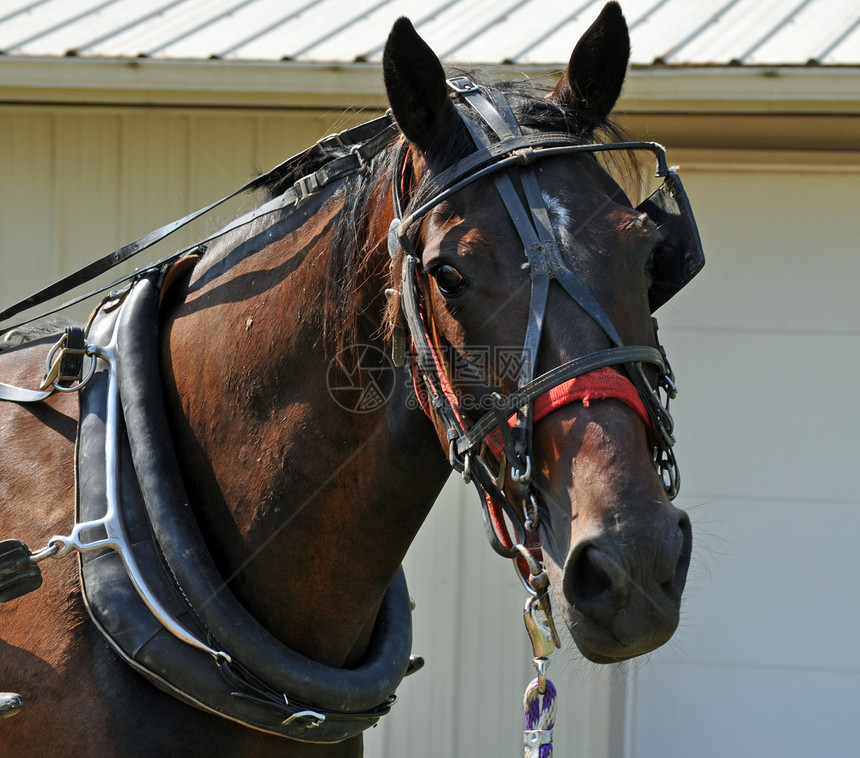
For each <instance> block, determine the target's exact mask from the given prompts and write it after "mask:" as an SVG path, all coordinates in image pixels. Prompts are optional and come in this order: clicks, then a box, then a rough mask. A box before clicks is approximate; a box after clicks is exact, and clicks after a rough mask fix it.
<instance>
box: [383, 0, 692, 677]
mask: <svg viewBox="0 0 860 758" xmlns="http://www.w3.org/2000/svg"><path fill="white" fill-rule="evenodd" d="M628 56H629V39H628V32H627V26H626V23H625V21H624V18H623V16H622V15H621V11H620V9H619V8H618V6H617V5H616V4H615V3H609V4H608V5H607V6H606V7H605V8H604V11H603V12H602V13H601V15H600V17H599V18H598V19H597V21H596V22H595V23H594V24H593V25H592V26H591V28H590V29H589V30H588V31H587V32H586V33H585V35H584V36H583V38H582V39H581V40H580V41H579V42H578V43H577V45H576V47H575V49H574V51H573V54H572V55H571V58H570V62H569V65H568V67H567V69H566V70H565V72H564V74H563V75H562V77H561V79H560V80H559V81H558V83H557V85H556V86H555V88H554V89H552V90H550V89H549V88H547V89H546V91H543V90H541V89H540V88H539V87H537V86H536V85H525V86H524V85H502V84H499V85H494V86H485V85H482V84H480V83H479V82H478V81H477V79H476V77H474V76H472V75H469V76H461V77H453V78H448V79H446V74H445V72H444V70H443V67H442V65H441V63H440V62H439V60H438V58H437V57H436V55H435V54H434V53H433V51H432V50H431V49H430V48H429V47H428V46H427V44H426V43H425V42H424V41H423V40H422V39H421V38H420V36H419V35H418V34H417V33H416V32H415V30H414V28H413V27H412V25H411V24H410V23H409V21H407V20H406V19H401V20H399V21H398V22H397V23H396V25H395V26H394V29H393V30H392V32H391V35H390V37H389V39H388V44H387V46H386V50H385V54H384V60H383V71H384V75H385V83H386V89H387V94H388V99H389V103H390V105H391V110H392V113H393V116H394V118H395V120H396V122H397V124H398V126H399V127H400V129H401V131H402V133H403V135H404V141H403V143H402V145H401V147H400V150H399V158H398V161H397V162H396V164H395V169H394V171H393V174H394V176H393V184H394V195H395V202H394V205H395V216H396V218H395V221H394V223H393V224H392V231H391V232H390V235H389V247H390V250H391V255H392V270H393V272H394V273H393V276H392V283H391V287H392V289H394V290H398V291H397V292H396V293H395V294H396V296H395V297H393V298H392V299H391V300H390V301H389V310H388V315H389V320H390V322H391V324H392V328H391V333H392V334H393V335H394V339H395V341H396V340H397V339H401V340H402V339H403V337H402V333H401V335H400V336H398V334H397V329H398V327H399V328H400V329H401V332H402V330H403V328H404V327H405V326H408V328H409V331H410V333H411V337H412V341H413V344H414V352H415V354H416V359H415V365H414V366H413V374H414V375H415V377H416V378H415V386H416V392H417V393H418V395H419V396H423V400H424V403H425V405H426V409H427V412H428V415H430V416H431V419H432V420H433V422H434V425H435V427H436V430H437V433H438V436H439V439H440V442H441V443H442V446H443V449H444V450H445V452H446V454H447V455H448V456H449V458H450V460H451V463H452V465H454V467H455V469H457V470H459V471H461V472H463V473H464V476H465V477H467V478H472V479H475V480H476V481H477V483H478V485H479V490H480V491H481V497H482V500H486V501H487V502H489V503H490V505H491V506H492V505H493V503H495V504H497V505H498V503H501V504H502V505H501V507H500V511H501V512H504V513H506V515H507V517H508V521H509V522H510V523H511V524H512V526H510V527H509V528H511V529H513V531H514V533H515V534H514V535H513V536H511V535H510V534H508V535H507V537H506V536H505V534H504V532H505V525H501V526H500V525H499V523H498V522H499V521H500V516H499V515H498V514H495V515H494V513H490V514H489V516H488V520H489V521H495V522H496V527H497V528H496V530H495V534H494V535H493V537H492V540H491V541H493V542H494V543H495V546H496V547H497V549H498V550H499V552H501V553H502V554H504V555H509V556H511V557H517V556H518V554H523V555H525V554H526V553H527V552H528V553H532V554H534V553H535V550H534V549H533V548H532V547H531V546H532V545H533V544H536V542H537V540H536V539H535V537H534V536H533V535H534V534H535V533H537V534H539V536H540V542H541V543H542V548H543V560H544V561H545V564H546V571H547V575H548V577H549V580H550V585H551V587H552V591H553V592H552V594H553V595H554V597H555V599H556V601H557V603H558V606H559V607H560V610H561V615H562V616H563V618H564V621H565V622H566V624H567V626H568V628H569V629H570V631H571V633H572V635H573V638H574V640H575V641H576V644H577V646H578V647H579V648H580V650H581V651H582V653H583V654H584V655H585V656H586V657H588V658H589V659H591V660H593V661H596V662H602V663H605V662H613V661H619V660H624V659H627V658H630V657H632V656H636V655H640V654H643V653H646V652H648V651H650V650H652V649H654V648H656V647H657V646H659V645H661V644H663V643H664V642H666V641H667V640H668V639H669V638H670V637H671V635H672V634H673V632H674V630H675V628H676V626H677V623H678V618H679V608H680V602H681V594H682V591H683V588H684V583H685V578H686V573H687V567H688V564H689V558H690V552H691V540H692V537H691V529H690V524H689V520H688V518H687V516H686V514H685V513H684V512H683V511H681V510H679V509H677V508H676V507H674V506H673V505H672V504H671V502H670V496H673V495H674V491H675V490H676V481H675V468H674V458H673V457H672V455H671V444H672V443H673V442H674V440H673V439H672V436H671V431H672V430H671V418H670V417H669V416H668V413H667V412H666V410H665V408H664V407H663V404H662V403H661V401H660V399H659V396H658V395H657V392H656V389H655V388H656V387H657V386H658V385H660V384H662V385H663V386H664V387H671V383H670V379H671V374H670V371H669V369H668V366H667V365H666V364H665V362H664V361H663V359H662V355H661V353H662V351H661V350H660V349H658V348H659V345H658V342H657V338H656V328H655V322H653V321H652V316H651V313H652V310H653V308H654V307H656V305H658V304H659V302H656V303H655V293H656V292H657V291H658V290H660V288H661V287H663V286H664V285H665V284H666V283H665V282H663V281H662V277H663V276H664V273H663V272H664V271H665V270H667V269H668V270H672V269H673V266H674V264H673V263H672V262H669V263H667V262H666V261H665V260H663V258H664V257H665V256H666V255H668V254H669V253H667V251H668V250H670V249H671V244H670V243H671V240H664V234H666V232H661V229H660V228H658V223H659V221H660V219H658V218H651V217H650V216H649V213H647V212H645V211H644V210H643V208H645V209H646V210H647V209H648V208H650V206H643V207H642V208H636V207H634V204H633V203H631V202H630V200H628V198H627V196H626V194H625V192H624V191H623V190H622V189H621V187H620V186H619V182H620V181H623V177H622V176H620V175H619V171H618V170H617V169H616V170H615V171H611V170H609V169H607V167H606V163H607V162H606V161H604V160H601V158H602V157H604V156H606V155H607V154H608V153H611V154H612V155H613V156H618V155H622V153H621V148H622V147H625V146H626V145H633V147H637V148H643V146H645V145H644V143H624V144H623V145H622V144H619V140H618V138H617V136H616V135H617V132H613V131H612V127H611V126H610V124H609V122H608V120H607V117H608V115H609V112H610V111H611V110H612V108H613V106H614V105H615V102H616V100H617V98H618V96H619V94H620V91H621V86H622V84H623V81H624V76H625V72H626V68H627V61H628ZM601 130H602V131H604V132H606V131H607V130H608V133H609V134H610V135H611V140H610V142H608V143H603V144H602V145H601V143H599V142H598V141H597V135H598V133H600V132H601ZM645 147H647V146H645ZM604 148H605V149H604ZM625 150H626V148H625ZM637 155H639V153H635V154H634V152H633V151H628V152H624V153H623V157H624V158H630V159H631V160H630V164H631V165H633V164H635V159H636V156H637ZM659 157H660V156H659V154H658V158H659ZM649 158H653V155H651V154H650V153H649ZM617 164H618V165H619V166H624V165H627V164H625V163H624V161H623V160H622V161H618V162H617ZM673 176H674V175H673ZM653 215H655V216H656V215H657V214H656V212H655V213H654V214H653ZM682 283H685V282H682ZM670 285H671V283H670ZM669 289H670V290H671V286H670V287H669ZM649 292H650V295H649ZM629 346H634V347H632V348H631V347H629ZM625 351H627V352H625ZM517 393H520V397H519V400H517ZM559 394H560V395H561V399H559V397H558V396H559ZM488 419H489V420H488ZM506 427H507V428H506ZM491 428H492V433H490V430H491ZM476 429H478V430H480V431H478V432H476V431H475V430H476ZM494 438H495V442H493V439H494ZM523 524H525V525H527V528H526V529H523V528H521V526H522V525H523ZM499 528H500V529H501V533H500V532H499ZM516 543H523V544H524V545H525V546H526V548H525V549H524V548H523V547H517V544H516Z"/></svg>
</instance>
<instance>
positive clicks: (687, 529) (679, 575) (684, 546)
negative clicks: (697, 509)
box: [657, 512, 693, 596]
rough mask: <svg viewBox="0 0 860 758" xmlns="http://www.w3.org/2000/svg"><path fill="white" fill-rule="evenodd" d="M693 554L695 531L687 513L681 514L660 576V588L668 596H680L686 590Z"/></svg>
mask: <svg viewBox="0 0 860 758" xmlns="http://www.w3.org/2000/svg"><path fill="white" fill-rule="evenodd" d="M692 552H693V530H692V527H691V526H690V519H689V517H688V516H687V514H686V513H683V512H682V513H681V516H680V517H679V519H678V528H677V530H676V531H675V533H674V535H673V538H672V539H671V541H670V543H669V545H668V549H667V550H666V553H665V560H664V562H663V565H662V569H661V573H660V574H659V575H658V577H657V578H658V581H659V582H660V587H661V588H662V590H663V591H664V592H665V593H666V594H667V595H674V594H676V593H677V594H678V595H679V596H680V594H681V591H682V590H683V589H684V584H685V583H686V580H687V569H689V568H690V556H691V555H692Z"/></svg>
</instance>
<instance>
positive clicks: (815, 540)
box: [0, 102, 860, 758]
mask: <svg viewBox="0 0 860 758" xmlns="http://www.w3.org/2000/svg"><path fill="white" fill-rule="evenodd" d="M637 118H639V119H640V120H641V119H642V118H644V117H642V116H638V117H637ZM352 120H353V121H354V120H355V118H353V119H352ZM335 123H338V126H337V127H335V126H333V124H335ZM637 123H640V122H637ZM642 123H644V124H645V125H644V126H643V127H642V132H643V133H648V134H649V136H659V135H660V117H659V115H657V116H654V117H653V118H650V119H648V118H646V119H645V121H644V122H642ZM344 124H345V122H344V121H343V120H342V117H341V116H340V114H339V112H337V111H330V110H292V111H287V112H280V111H277V110H264V109H253V108H239V107H233V108H231V109H217V108H213V107H197V108H182V107H179V106H170V107H141V106H133V105H129V106H122V107H112V106H108V105H99V106H90V107H84V106H76V105H71V104H67V105H46V104H39V103H35V102H34V103H32V104H29V105H12V104H9V105H3V106H0V171H2V174H0V175H2V182H0V303H4V304H5V303H8V302H10V301H11V300H13V299H16V298H17V297H19V296H23V295H26V294H29V293H30V292H31V291H33V290H35V289H37V288H38V287H39V286H41V285H42V284H45V283H47V282H49V281H52V280H53V279H54V278H56V277H57V276H59V275H60V274H63V273H66V272H68V271H69V270H70V269H72V268H73V267H74V266H76V265H81V264H83V263H86V262H88V261H90V260H92V259H94V258H95V257H97V256H99V255H102V254H104V253H105V252H108V251H110V250H112V249H114V248H116V247H118V246H119V245H121V244H123V243H125V242H127V241H129V240H131V239H133V238H135V237H136V236H139V235H141V234H143V233H145V232H147V231H149V230H150V229H152V228H155V227H157V226H159V225H161V224H163V223H165V222H167V221H170V220H173V219H174V218H177V217H179V216H181V215H183V214H185V213H186V212H188V211H190V210H193V209H195V208H197V207H199V206H201V205H203V204H205V203H207V202H209V201H211V200H213V199H215V198H217V197H220V196H221V195H223V194H226V193H227V192H228V191H230V190H231V189H233V188H235V187H236V186H237V184H239V183H241V182H242V181H244V180H245V179H247V178H248V177H249V176H250V175H251V174H253V173H254V172H255V171H256V170H258V169H262V168H267V167H269V166H271V165H274V164H275V163H277V162H279V161H280V160H282V159H283V158H285V157H287V156H288V155H290V154H292V153H294V152H296V151H298V150H299V149H301V148H303V147H305V146H307V145H308V144H310V143H311V142H313V141H314V140H315V139H317V138H318V137H319V136H321V135H323V134H326V133H328V132H331V131H333V130H335V128H342V126H343V125H344ZM673 124H674V126H673V128H675V129H677V124H676V122H673ZM762 128H767V124H766V123H765V124H764V125H763V126H762ZM842 128H844V129H846V131H847V132H848V133H853V134H856V132H854V131H853V129H856V127H855V126H853V125H852V123H851V122H850V120H849V121H847V122H846V124H845V125H844V127H842ZM677 134H678V135H680V138H679V140H678V143H680V145H681V147H680V149H672V145H673V143H672V142H670V141H669V140H667V142H669V147H670V154H669V157H670V161H671V162H673V163H680V164H681V166H682V177H683V179H684V181H685V184H686V185H687V188H688V191H689V193H690V196H691V198H692V201H693V204H694V208H695V209H696V212H697V216H698V219H699V223H700V226H701V231H702V237H703V240H704V244H705V248H706V254H707V257H708V265H707V267H706V269H705V271H704V272H703V273H702V274H701V276H700V277H699V279H697V280H695V282H694V283H693V284H691V285H690V286H689V287H688V288H687V290H685V291H684V292H683V293H682V294H681V295H679V296H678V298H676V299H675V300H674V301H672V303H670V304H669V305H668V306H666V307H665V308H664V309H663V311H662V312H661V313H659V314H658V316H659V317H660V321H661V327H662V329H661V335H662V338H663V341H664V344H665V345H666V347H667V349H668V351H669V356H670V358H671V360H672V363H673V366H674V368H675V372H676V374H677V376H678V379H679V383H680V387H681V395H680V396H679V399H678V401H677V402H676V403H675V404H673V413H674V415H675V418H676V422H677V426H678V436H679V448H678V455H679V460H680V464H681V470H682V475H683V477H684V485H683V489H682V495H681V496H680V498H679V503H680V505H681V506H682V507H686V508H687V509H688V510H689V512H690V514H691V516H692V519H693V523H694V530H695V551H694V560H693V565H692V568H691V571H690V578H689V582H688V590H687V595H686V600H685V604H684V609H683V614H682V621H681V626H680V629H679V631H678V633H677V635H676V636H675V638H674V639H673V641H672V642H670V643H669V644H668V645H667V646H665V647H664V648H663V649H661V650H660V651H658V652H656V653H654V654H653V655H651V656H650V657H649V658H648V659H647V660H645V661H638V662H634V663H632V664H629V665H626V666H620V667H597V666H593V665H591V664H588V663H585V662H583V661H582V660H581V658H579V657H578V655H577V654H576V653H575V651H574V650H573V646H572V644H571V643H570V642H569V641H568V643H567V645H566V647H565V649H564V650H562V651H561V652H560V653H557V654H556V655H555V656H554V660H553V662H552V665H551V669H550V676H551V677H552V678H553V680H554V681H555V683H556V685H557V686H558V688H559V690H560V704H559V708H560V711H559V715H558V719H557V721H558V726H557V730H556V749H557V754H558V755H570V756H583V757H584V758H604V757H606V758H650V757H652V756H653V757H654V758H656V757H657V756H660V758H672V757H673V756H678V757H679V758H680V757H681V756H690V755H696V756H720V757H722V756H733V757H735V756H747V755H749V756H753V755H755V756H763V755H779V756H781V757H787V756H798V757H800V756H810V755H828V756H848V755H854V754H855V753H856V744H857V737H858V736H860V734H858V732H860V704H858V699H857V697H856V692H857V691H858V688H860V657H858V653H857V646H856V645H855V644H852V643H854V642H855V636H856V635H855V633H854V632H853V630H855V629H856V628H857V627H858V622H860V610H858V609H860V602H858V601H860V589H858V587H860V583H858V581H857V579H856V577H857V576H860V558H858V555H860V551H858V550H857V549H856V538H855V535H856V534H857V533H860V500H858V494H857V493H858V491H860V488H858V484H860V481H858V478H860V474H858V470H860V469H858V467H857V465H856V459H857V457H858V452H860V445H858V444H857V442H856V434H857V431H856V430H857V429H858V428H860V403H858V402H857V380H856V376H857V375H858V369H860V365H858V361H860V327H858V324H860V299H858V298H857V296H856V288H857V284H858V282H860V258H858V256H857V254H856V250H857V243H856V240H857V239H860V216H858V214H857V212H856V209H855V205H856V198H857V196H858V190H859V189H860V153H857V152H851V151H842V152H838V153H837V152H824V151H821V150H818V151H814V152H811V153H810V152H807V151H796V150H789V149H784V150H781V151H779V152H775V151H770V152H769V151H766V150H765V151H755V152H753V151H744V150H742V149H739V147H742V146H739V145H738V144H736V142H732V141H730V140H729V141H727V142H726V143H725V144H724V145H723V149H719V150H704V149H699V148H698V147H696V145H697V142H699V143H700V142H701V140H700V139H699V140H697V137H696V130H695V128H691V129H689V130H687V131H686V132H684V131H683V130H680V131H678V132H677ZM685 135H686V136H685ZM637 136H638V134H637ZM802 137H803V135H802V134H801V135H799V139H801V138H802ZM676 144H677V143H676ZM165 252H169V250H165ZM406 568H407V576H408V578H409V581H410V587H411V590H412V594H413V595H414V596H415V598H416V601H417V608H416V611H415V614H414V619H415V625H416V628H415V644H414V649H415V652H416V653H417V654H420V655H423V656H425V658H426V659H427V667H426V668H425V669H424V670H423V671H421V672H419V673H417V674H416V675H415V676H414V677H412V678H410V679H408V680H407V681H406V682H404V684H403V686H402V687H401V690H400V692H399V694H400V697H401V702H400V703H399V704H398V705H397V706H396V707H395V709H394V711H393V713H392V715H391V716H389V717H388V718H387V719H385V720H383V722H382V724H381V725H380V726H379V727H378V728H377V729H374V730H372V731H371V732H370V733H369V735H368V737H367V744H368V751H367V753H368V755H372V756H379V757H380V758H390V757H393V756H404V755H409V756H413V757H414V758H422V756H428V757H429V756H431V755H432V756H435V755H451V756H493V757H495V756H511V757H513V756H519V755H521V754H522V743H521V739H522V738H521V730H522V715H521V698H522V691H523V689H524V688H525V685H526V684H527V683H528V681H529V679H530V678H531V676H532V672H531V664H530V653H529V648H528V643H527V640H526V635H525V632H524V629H523V626H522V621H521V613H522V604H523V602H524V600H525V594H524V591H523V590H522V588H521V587H520V586H519V583H518V580H517V579H516V577H515V576H514V573H513V570H512V568H511V567H510V566H509V565H508V564H507V562H506V561H504V560H502V559H500V558H498V557H497V556H495V555H494V554H493V553H492V551H491V550H490V549H489V548H488V547H487V545H486V541H485V538H484V536H483V530H482V526H481V523H480V515H479V510H478V505H477V502H476V499H475V495H474V492H473V491H472V490H468V489H466V488H465V487H464V486H463V485H461V484H460V483H458V482H456V481H452V482H451V483H450V484H449V488H448V489H447V490H446V493H445V496H444V497H443V498H442V499H441V500H440V502H439V503H438V504H437V506H436V507H435V508H434V511H433V513H432V514H431V516H430V518H429V520H428V523H427V524H426V526H425V527H424V529H423V530H422V532H421V534H420V535H419V538H418V540H417V541H416V543H415V545H414V546H413V549H412V550H411V551H410V553H409V555H408V557H407V560H406Z"/></svg>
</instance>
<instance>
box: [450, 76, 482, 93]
mask: <svg viewBox="0 0 860 758" xmlns="http://www.w3.org/2000/svg"><path fill="white" fill-rule="evenodd" d="M446 83H447V85H448V87H449V88H450V89H451V91H452V92H456V93H457V94H458V95H467V94H469V93H470V92H477V91H478V89H479V87H478V85H477V84H475V82H473V81H472V80H471V79H470V78H469V77H468V76H454V77H452V78H450V79H448V80H447V81H446Z"/></svg>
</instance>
